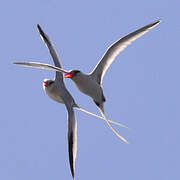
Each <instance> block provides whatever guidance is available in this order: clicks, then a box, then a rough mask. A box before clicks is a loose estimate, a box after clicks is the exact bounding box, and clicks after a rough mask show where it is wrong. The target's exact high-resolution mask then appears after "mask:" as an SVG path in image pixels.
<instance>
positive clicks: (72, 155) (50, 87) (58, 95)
mask: <svg viewBox="0 0 180 180" xmlns="http://www.w3.org/2000/svg"><path fill="white" fill-rule="evenodd" d="M37 27H38V30H39V32H40V35H41V37H42V39H43V41H44V42H45V44H46V46H47V47H48V50H49V52H50V54H51V56H52V58H53V61H54V65H55V66H52V65H48V64H42V63H36V62H29V63H28V62H24V63H22V62H14V64H17V65H24V66H29V67H36V68H43V69H51V70H52V69H53V70H56V75H55V79H54V80H50V79H45V80H44V81H43V88H44V91H45V92H46V94H47V95H48V96H49V97H50V98H52V99H53V100H55V101H57V102H59V103H62V104H65V106H66V108H67V111H68V150H69V163H70V169H71V173H72V176H73V178H74V177H75V159H76V154H77V120H76V117H75V113H74V108H77V109H79V110H81V111H83V112H86V113H88V114H91V115H94V116H97V117H99V118H103V117H100V116H98V115H96V114H93V113H91V112H88V111H86V110H85V109H83V108H81V107H80V106H78V105H77V104H76V103H75V100H74V99H73V97H72V96H71V94H70V93H69V91H68V90H67V89H66V87H65V84H64V77H63V74H62V69H61V68H62V65H61V63H60V59H59V57H58V54H57V52H56V50H55V48H54V46H53V44H52V42H51V40H50V38H49V37H48V35H47V34H45V33H44V32H43V30H42V28H41V27H40V25H37ZM59 69H60V70H61V71H58V70H59ZM64 73H67V72H64ZM105 120H106V119H105ZM106 121H108V123H109V121H110V122H111V123H114V124H116V125H120V126H123V127H126V126H124V125H122V124H120V123H117V122H114V121H111V120H106ZM114 131H115V130H114ZM116 133H117V132H116ZM119 136H120V135H119ZM120 137H121V136H120ZM121 139H123V140H124V141H126V140H125V139H124V138H123V137H121Z"/></svg>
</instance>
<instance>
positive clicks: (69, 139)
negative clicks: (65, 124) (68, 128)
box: [68, 133, 75, 179]
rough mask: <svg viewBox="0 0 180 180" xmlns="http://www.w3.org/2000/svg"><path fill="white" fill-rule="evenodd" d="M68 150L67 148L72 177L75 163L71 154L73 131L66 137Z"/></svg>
mask: <svg viewBox="0 0 180 180" xmlns="http://www.w3.org/2000/svg"><path fill="white" fill-rule="evenodd" d="M68 150H69V164H70V169H71V174H72V177H73V179H74V171H75V163H74V157H73V156H74V155H73V151H72V150H73V133H71V134H70V135H69V137H68Z"/></svg>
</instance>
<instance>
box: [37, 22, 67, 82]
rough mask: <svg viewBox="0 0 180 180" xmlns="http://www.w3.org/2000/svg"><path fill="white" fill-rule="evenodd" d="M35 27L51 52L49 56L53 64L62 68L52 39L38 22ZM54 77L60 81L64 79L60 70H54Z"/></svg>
mask: <svg viewBox="0 0 180 180" xmlns="http://www.w3.org/2000/svg"><path fill="white" fill-rule="evenodd" d="M37 28H38V30H39V33H40V35H41V38H42V40H43V41H44V42H45V44H46V46H47V48H48V50H49V52H50V54H51V57H52V59H53V61H54V65H55V66H56V67H59V68H62V65H61V63H60V58H59V56H58V54H57V52H56V50H55V48H54V45H53V43H52V41H51V40H50V38H49V37H48V35H47V34H45V33H44V31H43V30H42V28H41V26H40V25H39V24H38V25H37ZM56 78H59V79H61V81H64V78H63V74H62V73H61V72H56Z"/></svg>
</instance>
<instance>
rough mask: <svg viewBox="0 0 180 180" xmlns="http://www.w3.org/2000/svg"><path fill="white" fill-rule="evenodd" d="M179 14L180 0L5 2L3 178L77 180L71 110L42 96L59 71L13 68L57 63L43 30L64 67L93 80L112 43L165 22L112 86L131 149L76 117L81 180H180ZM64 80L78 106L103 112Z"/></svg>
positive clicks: (101, 126) (119, 68) (110, 104)
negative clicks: (70, 134) (22, 64)
mask: <svg viewBox="0 0 180 180" xmlns="http://www.w3.org/2000/svg"><path fill="white" fill-rule="evenodd" d="M179 14H180V4H179V0H174V1H173V0H151V1H144V0H134V1H130V0H129V1H120V0H109V1H107V0H98V1H97V0H91V1H83V0H76V1H67V0H61V1H60V0H51V1H50V0H31V1H24V0H18V1H10V0H6V1H2V2H1V7H0V22H1V26H0V32H1V53H0V59H1V71H0V75H1V93H0V99H1V101H0V103H1V118H0V144H1V146H0V179H1V180H32V179H33V180H40V179H42V180H50V179H53V180H71V179H72V176H71V173H70V168H69V161H68V149H67V113H66V108H65V106H64V105H62V104H58V103H56V102H54V101H53V100H51V99H50V98H49V97H47V96H46V95H45V93H44V91H43V88H42V81H43V79H44V78H53V76H54V72H50V71H43V70H38V69H30V68H24V67H18V66H15V65H12V64H11V62H12V61H32V60H33V61H40V62H44V63H50V64H52V63H53V62H52V60H51V57H50V55H49V53H48V50H47V48H46V46H45V45H44V43H43V42H42V40H41V38H40V36H39V33H38V31H37V28H36V25H37V24H38V23H39V24H40V25H41V26H42V28H43V30H44V31H45V32H46V33H47V34H48V35H49V36H50V38H51V39H52V41H53V43H54V44H55V47H56V49H57V51H58V53H59V55H60V58H61V61H62V64H63V67H64V68H65V69H80V70H82V71H83V72H86V73H88V72H90V71H91V70H92V69H93V68H94V66H95V65H96V63H97V62H98V61H99V59H100V58H101V56H102V55H103V54H104V52H105V50H106V48H107V47H108V46H109V45H111V43H113V42H114V41H116V40H117V39H119V38H120V37H122V36H123V35H125V34H127V33H130V32H132V31H134V30H136V29H138V28H140V27H142V26H144V25H147V24H149V23H151V22H153V21H155V20H158V19H162V20H163V21H162V23H161V24H159V25H158V26H157V27H156V28H154V29H153V30H151V31H150V32H148V33H147V34H146V35H144V36H143V37H141V38H140V39H138V40H136V41H135V42H134V43H133V44H132V45H131V46H129V47H128V48H126V49H125V50H124V51H123V52H122V53H121V54H120V55H119V56H118V57H117V58H116V60H115V61H114V63H113V64H112V65H111V67H110V68H109V70H108V71H107V73H106V75H105V78H104V81H103V87H104V95H105V97H106V100H107V101H106V103H105V112H106V115H107V116H108V118H109V119H111V120H114V121H119V122H121V123H124V124H126V125H127V126H129V127H130V128H131V130H126V129H123V128H119V127H117V126H114V127H115V128H116V130H118V132H119V133H120V134H121V135H123V136H124V137H125V138H127V139H128V140H129V142H130V144H129V145H127V144H125V143H123V142H122V141H121V140H120V139H118V138H117V137H116V136H115V135H114V134H113V133H112V131H111V130H110V129H109V128H108V127H107V124H106V123H105V122H104V121H103V120H100V119H97V118H94V117H91V116H89V115H86V114H84V113H81V112H78V111H76V117H77V120H78V154H77V159H76V179H79V180H82V179H86V180H92V179H93V180H94V179H103V180H110V179H112V180H120V179H123V180H132V179H136V180H141V179H146V180H152V179H153V180H156V179H162V180H172V179H176V180H177V179H180V174H179V166H180V156H179V152H180V143H179V139H180V133H179V128H180V111H179V108H180V95H179V93H180V85H179V77H180V70H179V69H180V58H179V57H180V56H179V50H180V21H179V17H180V16H179ZM65 82H66V85H67V87H68V89H69V91H70V92H71V93H72V95H73V97H74V99H75V100H76V102H77V103H78V104H79V105H81V106H82V107H84V108H86V109H88V110H90V111H92V112H96V113H98V110H97V108H96V106H95V104H94V103H93V102H92V100H91V99H90V98H89V97H88V96H85V95H84V94H82V93H80V92H79V91H78V90H77V89H76V87H75V85H74V84H73V82H72V81H71V80H66V81H65Z"/></svg>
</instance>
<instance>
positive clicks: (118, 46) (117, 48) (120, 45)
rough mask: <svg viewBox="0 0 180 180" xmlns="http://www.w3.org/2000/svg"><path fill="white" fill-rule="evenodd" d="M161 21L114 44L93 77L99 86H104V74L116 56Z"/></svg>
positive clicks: (93, 72) (99, 63)
mask: <svg viewBox="0 0 180 180" xmlns="http://www.w3.org/2000/svg"><path fill="white" fill-rule="evenodd" d="M160 22H161V21H160V20H158V21H155V22H153V23H151V24H149V25H147V26H144V27H142V28H140V29H138V30H136V31H134V32H132V33H130V34H128V35H126V36H124V37H123V38H121V39H119V40H118V41H116V42H115V43H113V44H112V45H111V46H110V47H109V48H108V49H107V51H106V52H105V54H104V56H103V57H102V59H101V60H100V61H99V62H98V64H97V65H96V67H95V68H94V70H93V71H92V73H91V75H92V76H94V78H96V80H97V81H98V83H99V84H102V80H103V77H104V74H105V73H106V71H107V69H108V68H109V66H110V65H111V64H112V62H113V61H114V59H115V58H116V56H117V55H118V54H119V53H120V52H121V51H123V50H124V49H125V48H126V47H127V46H128V45H130V44H131V43H132V42H133V41H135V40H136V39H138V38H139V37H141V36H143V35H144V34H146V33H147V32H148V31H149V30H151V29H152V28H154V27H155V26H156V25H158V24H159V23H160Z"/></svg>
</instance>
